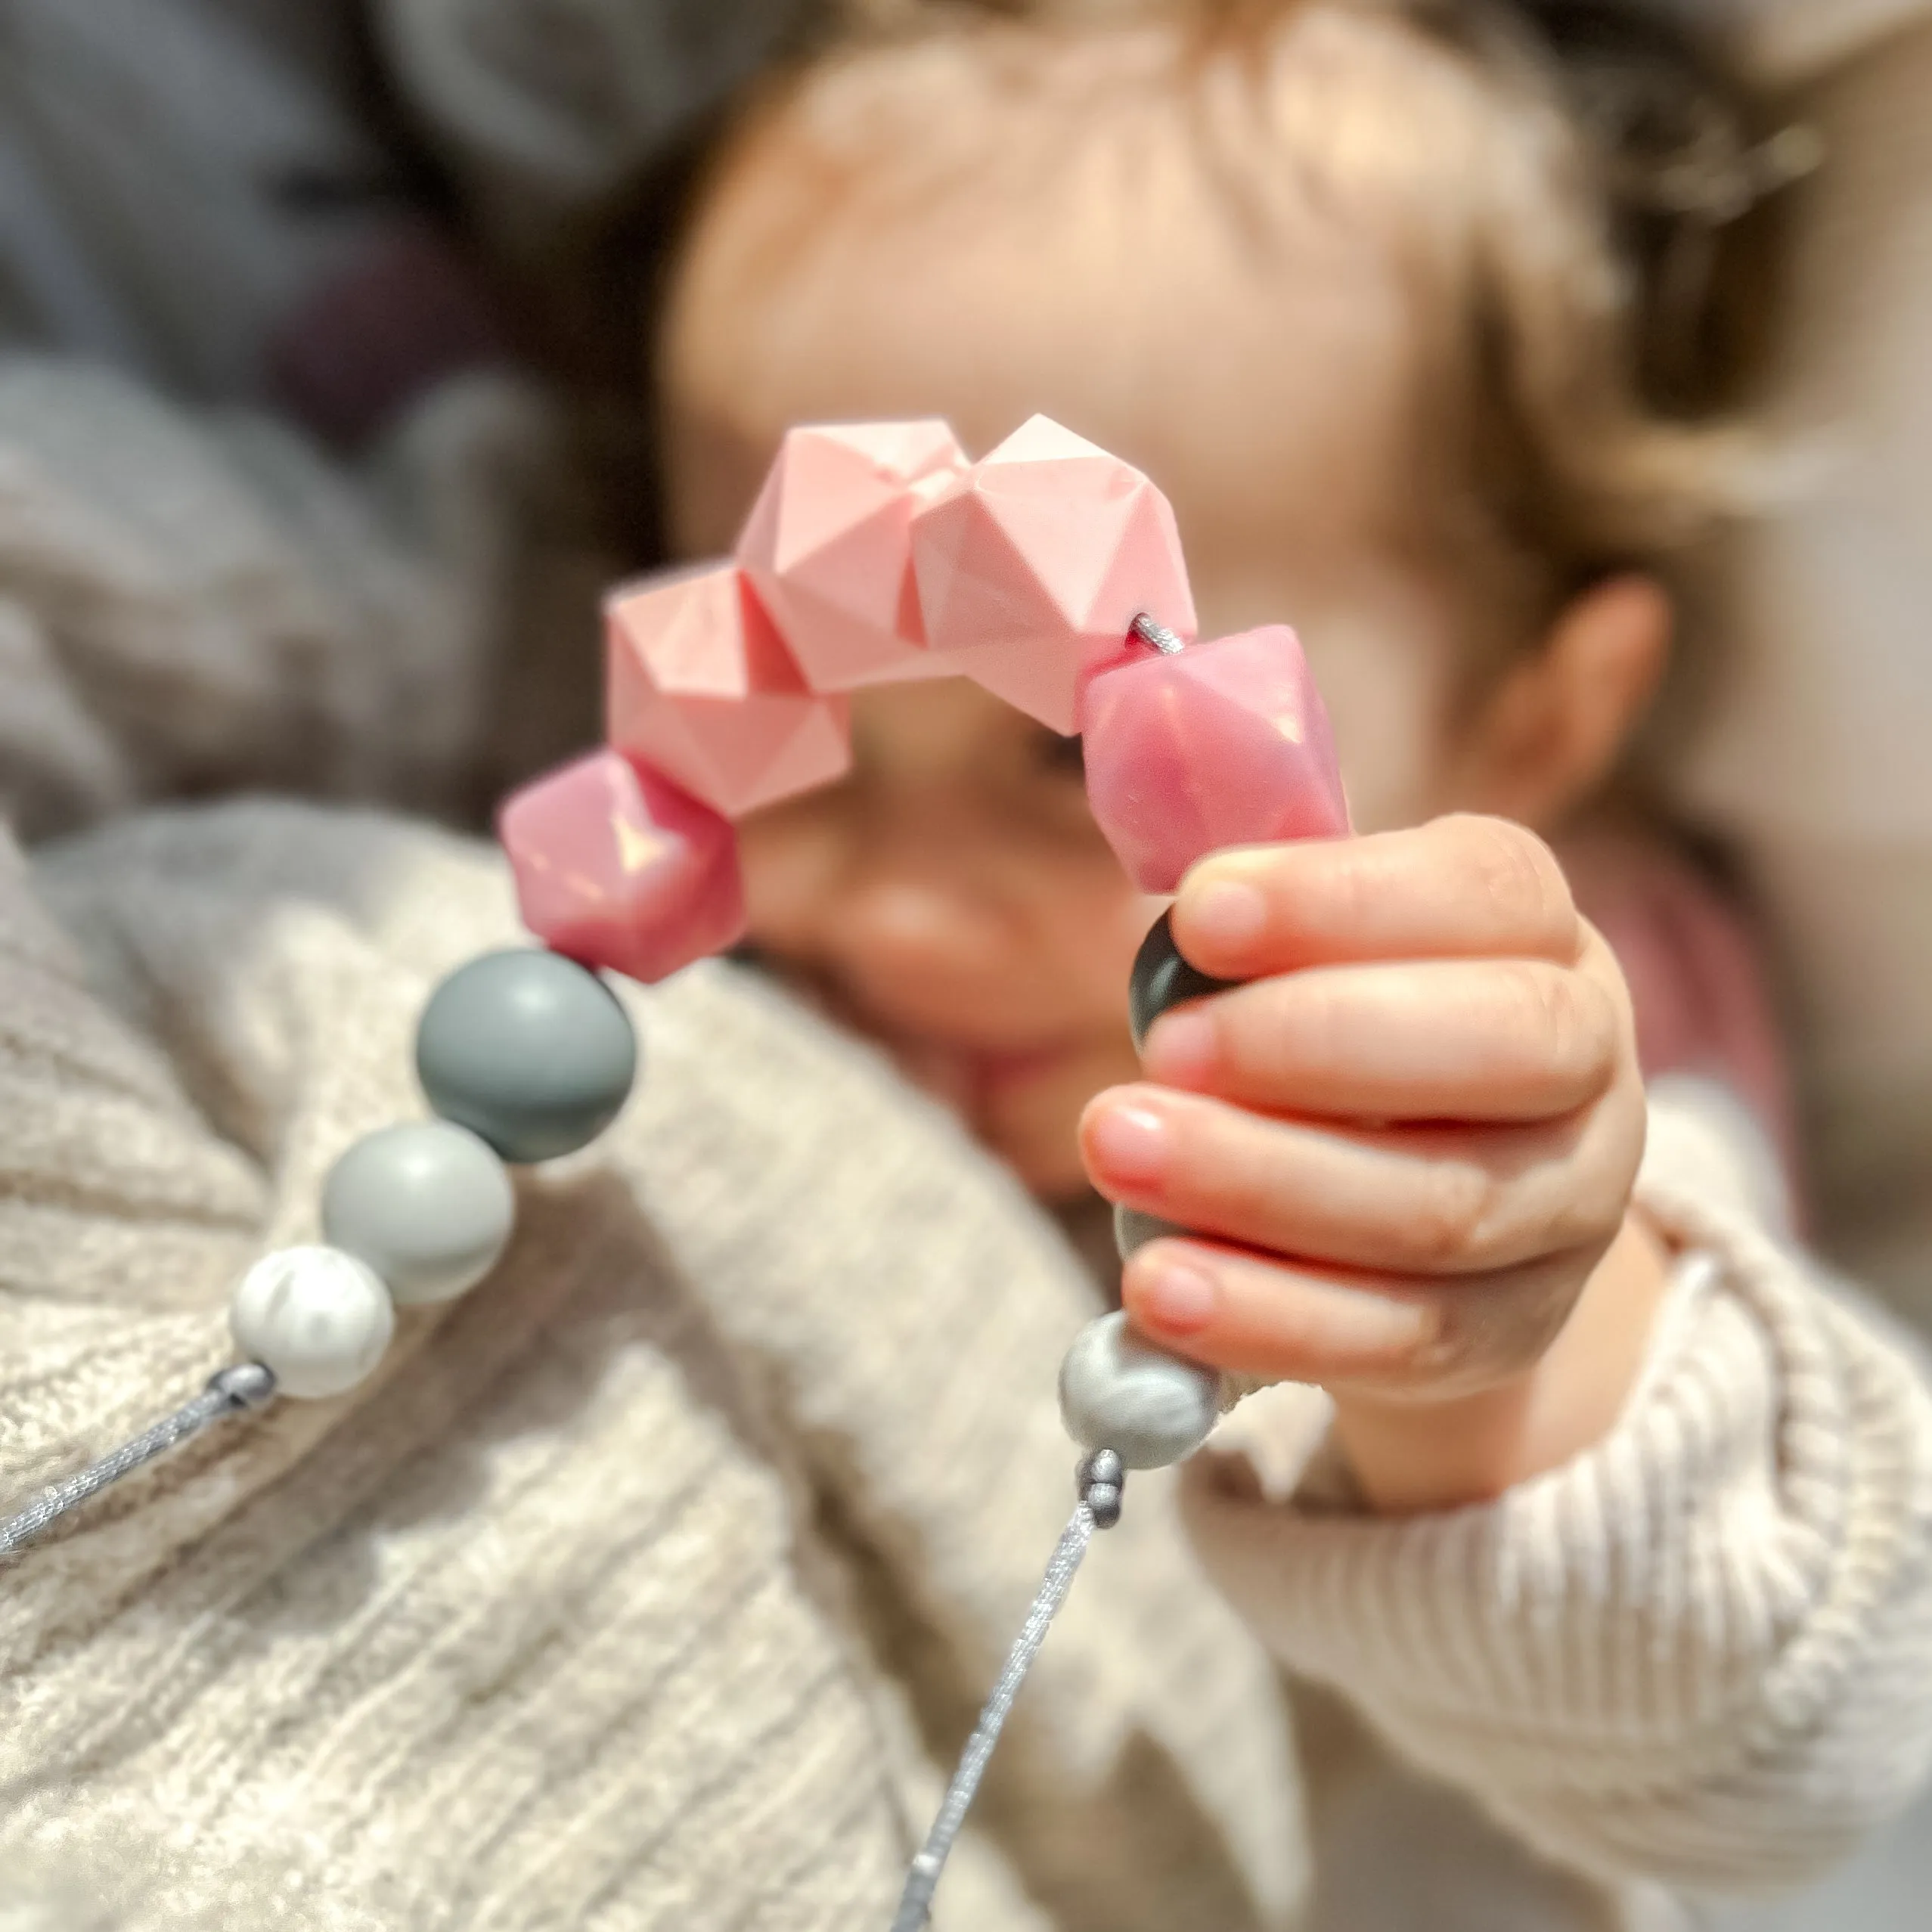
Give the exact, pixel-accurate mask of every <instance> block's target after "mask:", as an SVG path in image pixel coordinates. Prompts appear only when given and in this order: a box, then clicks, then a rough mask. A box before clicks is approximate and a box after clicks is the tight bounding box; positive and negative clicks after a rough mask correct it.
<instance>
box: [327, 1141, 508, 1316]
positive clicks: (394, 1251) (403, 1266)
mask: <svg viewBox="0 0 1932 1932" xmlns="http://www.w3.org/2000/svg"><path fill="white" fill-rule="evenodd" d="M515 1220H516V1194H515V1192H514V1190H513V1189H512V1188H511V1186H510V1177H509V1175H508V1174H506V1173H505V1172H504V1166H503V1163H502V1161H500V1160H498V1158H497V1157H496V1155H495V1153H494V1152H492V1150H491V1149H490V1148H489V1147H488V1146H487V1145H486V1144H485V1143H484V1142H483V1141H482V1140H481V1139H480V1138H479V1137H478V1136H477V1135H476V1134H473V1133H471V1132H470V1130H469V1129H468V1128H467V1127H457V1126H456V1125H454V1124H453V1123H452V1122H451V1121H404V1122H402V1123H401V1124H398V1125H397V1126H395V1127H381V1128H379V1129H378V1130H377V1131H376V1132H375V1133H366V1134H364V1136H363V1137H362V1138H361V1140H358V1141H357V1142H356V1143H355V1146H352V1147H351V1148H350V1149H349V1151H348V1152H346V1154H344V1155H343V1157H342V1158H341V1159H340V1160H339V1161H336V1164H335V1165H334V1166H333V1168H330V1170H329V1177H328V1179H327V1180H326V1181H324V1183H323V1184H322V1239H324V1241H326V1242H327V1243H328V1244H329V1245H330V1247H331V1248H340V1249H341V1250H342V1251H343V1253H344V1254H353V1255H354V1256H355V1258H356V1259H357V1260H358V1261H364V1262H367V1264H368V1265H369V1266H370V1267H372V1268H373V1269H374V1270H375V1271H376V1273H377V1275H378V1276H380V1277H381V1279H383V1281H384V1282H386V1284H387V1285H388V1287H389V1293H390V1294H391V1295H393V1296H394V1297H395V1300H396V1301H397V1302H398V1304H400V1305H402V1306H403V1307H409V1306H411V1305H413V1304H415V1303H417V1302H420V1301H449V1300H451V1299H452V1298H454V1296H457V1295H461V1293H462V1292H464V1289H468V1288H472V1287H473V1286H475V1285H476V1283H477V1282H479V1281H481V1280H482V1278H483V1277H484V1276H485V1275H486V1274H488V1273H489V1271H490V1270H491V1269H492V1268H493V1267H495V1266H496V1264H497V1261H498V1257H499V1256H501V1254H502V1253H503V1251H504V1245H505V1243H506V1242H508V1240H509V1239H510V1228H511V1226H512V1225H513V1223H514V1222H515Z"/></svg>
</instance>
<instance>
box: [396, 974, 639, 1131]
mask: <svg viewBox="0 0 1932 1932" xmlns="http://www.w3.org/2000/svg"><path fill="white" fill-rule="evenodd" d="M416 1072H417V1078H419V1079H420V1081H422V1083H423V1093H425V1094H426V1095H427V1096H429V1102H430V1106H432V1107H433V1108H434V1109H436V1112H438V1113H439V1114H440V1115H442V1117H443V1118H444V1119H445V1120H447V1121H455V1122H456V1123H457V1125H458V1126H459V1127H468V1128H469V1129H470V1131H471V1132H472V1133H476V1134H479V1135H481V1136H482V1138H483V1139H484V1140H486V1141H488V1143H489V1144H490V1145H491V1146H492V1147H494V1148H495V1149H496V1151H497V1152H498V1153H499V1154H501V1155H502V1156H503V1158H504V1159H505V1160H506V1161H548V1160H554V1159H555V1158H557V1155H560V1154H569V1153H574V1152H575V1151H576V1149H578V1148H579V1147H582V1146H586V1145H588V1143H590V1142H591V1141H593V1140H595V1139H596V1138H597V1136H598V1135H599V1134H600V1133H603V1130H604V1129H605V1128H606V1127H608V1126H609V1124H611V1122H612V1121H613V1120H615V1119H616V1118H617V1115H618V1111H619V1109H620V1108H622V1106H623V1105H624V1102H625V1099H627V1098H628V1096H629V1094H630V1091H631V1082H632V1081H634V1079H635V1078H636V1077H637V1036H636V1034H634V1033H633V1032H632V1031H631V1022H630V1021H629V1019H628V1018H627V1017H626V1016H625V1011H624V1009H623V1008H622V1006H619V1004H618V1003H617V1000H616V996H615V995H614V994H612V992H611V991H610V989H609V987H607V986H606V985H604V983H603V981H602V980H600V978H598V977H597V975H596V974H595V973H594V972H589V971H588V970H587V969H585V968H584V967H582V966H578V965H577V964H576V963H575V961H573V960H566V959H565V958H563V957H562V956H561V955H560V954H556V953H545V952H540V951H537V950H523V951H516V952H507V953H486V954H484V956H483V957H482V958H481V959H476V960H471V961H470V963H469V964H468V965H467V966H460V967H458V968H457V970H456V971H455V972H453V973H451V975H450V976H449V977H448V978H447V979H445V981H444V982H443V983H442V985H440V986H439V987H438V988H436V991H435V992H434V993H433V994H432V995H431V996H430V1003H429V1004H428V1005H427V1006H425V1007H424V1008H423V1018H422V1020H421V1022H420V1024H419V1025H418V1026H417V1030H416Z"/></svg>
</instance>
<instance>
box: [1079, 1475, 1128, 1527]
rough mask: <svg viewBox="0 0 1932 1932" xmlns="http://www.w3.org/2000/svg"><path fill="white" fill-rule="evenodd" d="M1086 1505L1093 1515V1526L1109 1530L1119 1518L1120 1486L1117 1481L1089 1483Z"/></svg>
mask: <svg viewBox="0 0 1932 1932" xmlns="http://www.w3.org/2000/svg"><path fill="white" fill-rule="evenodd" d="M1087 1508H1088V1509H1090V1511H1092V1512H1093V1527H1095V1528H1096V1529H1097V1530H1111V1529H1112V1527H1114V1525H1115V1524H1116V1523H1118V1521H1120V1519H1121V1486H1120V1484H1118V1483H1090V1484H1087Z"/></svg>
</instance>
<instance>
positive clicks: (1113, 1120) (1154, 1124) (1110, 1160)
mask: <svg viewBox="0 0 1932 1932" xmlns="http://www.w3.org/2000/svg"><path fill="white" fill-rule="evenodd" d="M1089 1136H1090V1140H1091V1143H1092V1147H1093V1155H1094V1157H1095V1158H1096V1159H1097V1160H1098V1161H1099V1164H1101V1166H1102V1167H1103V1168H1106V1171H1107V1172H1108V1173H1109V1174H1110V1175H1111V1176H1112V1177H1113V1178H1114V1179H1115V1180H1139V1181H1148V1180H1157V1179H1158V1177H1160V1175H1161V1173H1162V1171H1164V1169H1165V1168H1166V1166H1167V1164H1168V1124H1167V1122H1166V1121H1164V1120H1163V1119H1162V1118H1161V1116H1160V1115H1158V1114H1157V1113H1155V1111H1154V1110H1153V1109H1152V1108H1151V1107H1109V1108H1106V1109H1104V1110H1103V1111H1102V1112H1101V1113H1100V1114H1099V1115H1096V1118H1095V1119H1094V1122H1093V1127H1091V1128H1090V1130H1089Z"/></svg>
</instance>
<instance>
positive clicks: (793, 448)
mask: <svg viewBox="0 0 1932 1932" xmlns="http://www.w3.org/2000/svg"><path fill="white" fill-rule="evenodd" d="M965 468H966V452H965V451H963V449H961V448H960V445H959V443H958V442H957V439H955V438H954V435H953V433H952V431H951V430H950V429H948V428H947V426H946V425H945V424H944V423H942V422H940V421H938V420H925V421H920V422H910V423H828V424H814V425H811V426H806V427H803V428H800V429H795V430H791V431H789V433H787V434H786V438H785V440H784V442H783V445H781V446H780V449H779V452H778V458H777V461H776V462H775V463H774V464H773V465H772V466H771V473H770V474H769V475H768V476H767V477H766V479H765V482H764V488H763V490H762V491H761V492H759V495H758V501H757V502H756V503H755V504H753V505H752V513H751V516H749V519H747V520H746V524H745V529H744V534H743V535H742V536H741V537H740V538H739V539H738V561H739V562H740V564H742V565H743V566H744V569H745V572H746V575H748V576H749V578H751V580H752V584H753V585H755V587H756V589H757V591H758V595H759V597H761V599H762V600H763V601H764V606H765V608H766V609H768V611H769V612H771V616H772V619H773V621H774V622H775V623H776V624H777V626H778V628H779V629H780V631H783V633H784V635H785V641H786V643H788V644H789V646H790V647H791V649H792V656H793V657H794V658H795V659H797V661H798V665H799V669H800V670H801V671H803V672H804V673H805V681H806V682H807V683H808V684H810V685H811V687H812V689H813V690H815V691H848V690H853V689H854V688H855V687H857V686H859V685H861V684H878V683H879V682H881V681H885V680H887V679H898V678H916V677H920V676H930V675H932V674H935V671H936V672H937V673H938V674H941V675H944V674H948V673H950V672H951V671H954V670H956V669H957V668H958V667H957V666H955V665H946V664H941V665H937V666H935V665H934V664H933V663H932V653H930V652H929V651H928V650H926V629H925V626H924V624H923V622H922V621H921V618H920V614H919V595H918V591H917V587H916V585H915V584H914V582H913V574H912V548H911V526H912V519H913V510H915V509H916V507H918V505H919V502H920V501H921V499H922V498H923V497H925V496H929V495H932V494H933V493H934V492H935V488H944V486H945V485H947V483H949V482H951V481H952V480H953V479H954V478H955V477H956V476H958V475H960V473H962V472H963V470H965Z"/></svg>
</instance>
